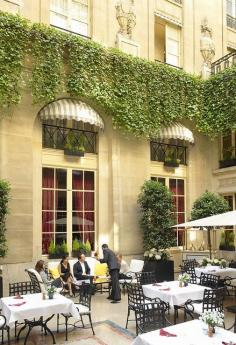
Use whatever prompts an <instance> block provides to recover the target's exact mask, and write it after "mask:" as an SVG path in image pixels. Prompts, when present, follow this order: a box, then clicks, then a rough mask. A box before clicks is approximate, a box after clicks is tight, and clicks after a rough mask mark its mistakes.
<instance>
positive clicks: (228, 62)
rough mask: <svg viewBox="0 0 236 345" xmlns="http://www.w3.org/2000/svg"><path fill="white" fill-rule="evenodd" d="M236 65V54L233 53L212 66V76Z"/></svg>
mask: <svg viewBox="0 0 236 345" xmlns="http://www.w3.org/2000/svg"><path fill="white" fill-rule="evenodd" d="M233 65H236V52H231V53H229V54H227V55H225V56H223V57H222V58H220V59H219V60H216V61H214V62H213V63H212V64H211V74H216V73H218V72H221V71H223V70H224V69H226V68H229V67H232V66H233Z"/></svg>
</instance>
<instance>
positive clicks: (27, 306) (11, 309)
mask: <svg viewBox="0 0 236 345" xmlns="http://www.w3.org/2000/svg"><path fill="white" fill-rule="evenodd" d="M1 309H2V312H1V313H2V315H4V316H5V317H6V322H7V326H9V327H10V328H13V327H14V326H15V322H24V326H23V327H22V328H21V329H20V331H19V333H18V335H17V340H18V339H19V336H20V334H21V332H22V331H23V330H24V329H25V328H27V327H28V332H27V334H26V337H25V340H24V344H26V343H27V339H28V337H29V334H30V332H31V330H32V329H33V328H34V327H36V326H42V327H43V329H44V331H45V333H47V332H48V333H49V334H50V335H51V337H52V339H53V344H55V343H56V342H55V338H54V335H53V333H52V331H51V330H50V329H49V328H48V325H47V323H48V322H49V321H50V320H51V319H52V318H53V316H54V315H55V314H61V313H62V312H63V313H65V314H71V315H72V316H73V317H74V318H75V319H76V320H79V319H80V316H79V312H78V310H77V308H76V306H75V304H74V302H73V301H72V300H70V299H68V298H66V297H64V296H62V295H60V294H58V293H56V294H54V298H53V299H42V293H36V294H29V295H23V296H22V297H21V298H17V297H3V298H1ZM45 317H46V319H44V318H45Z"/></svg>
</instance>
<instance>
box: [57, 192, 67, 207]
mask: <svg viewBox="0 0 236 345" xmlns="http://www.w3.org/2000/svg"><path fill="white" fill-rule="evenodd" d="M55 197H56V205H55V209H56V210H63V211H66V191H56V192H55Z"/></svg>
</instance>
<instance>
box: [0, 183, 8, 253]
mask: <svg viewBox="0 0 236 345" xmlns="http://www.w3.org/2000/svg"><path fill="white" fill-rule="evenodd" d="M9 199H10V184H9V182H7V181H5V180H0V257H4V256H5V255H6V252H7V245H6V236H5V233H6V216H7V214H8V213H9V209H8V202H9Z"/></svg>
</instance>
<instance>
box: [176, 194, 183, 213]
mask: <svg viewBox="0 0 236 345" xmlns="http://www.w3.org/2000/svg"><path fill="white" fill-rule="evenodd" d="M177 211H178V212H184V197H183V196H179V197H178V209H177Z"/></svg>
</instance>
